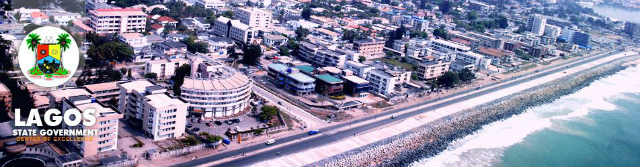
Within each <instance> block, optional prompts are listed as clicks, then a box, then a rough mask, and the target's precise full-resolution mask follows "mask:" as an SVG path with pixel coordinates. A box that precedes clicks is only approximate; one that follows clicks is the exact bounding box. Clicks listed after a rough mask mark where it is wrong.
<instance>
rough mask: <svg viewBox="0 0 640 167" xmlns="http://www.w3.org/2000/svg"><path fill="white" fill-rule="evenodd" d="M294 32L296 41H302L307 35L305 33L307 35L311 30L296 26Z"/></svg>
mask: <svg viewBox="0 0 640 167" xmlns="http://www.w3.org/2000/svg"><path fill="white" fill-rule="evenodd" d="M295 33H296V41H303V40H304V39H305V37H307V35H309V34H310V33H311V32H309V30H307V29H305V28H302V27H298V28H297V29H296V31H295Z"/></svg>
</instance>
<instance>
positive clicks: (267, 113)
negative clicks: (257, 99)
mask: <svg viewBox="0 0 640 167" xmlns="http://www.w3.org/2000/svg"><path fill="white" fill-rule="evenodd" d="M260 110H262V112H261V113H260V114H258V117H259V118H260V120H262V121H265V122H266V121H269V120H271V118H273V117H274V116H276V115H278V113H279V112H280V109H278V108H277V107H276V106H269V105H265V106H262V108H260Z"/></svg>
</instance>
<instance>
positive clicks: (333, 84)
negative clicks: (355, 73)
mask: <svg viewBox="0 0 640 167" xmlns="http://www.w3.org/2000/svg"><path fill="white" fill-rule="evenodd" d="M315 78H317V80H316V91H317V92H318V93H320V94H322V95H326V96H341V95H343V94H344V93H343V89H344V81H342V79H340V78H336V77H334V76H332V75H330V74H320V75H315Z"/></svg>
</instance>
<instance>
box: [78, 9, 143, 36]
mask: <svg viewBox="0 0 640 167" xmlns="http://www.w3.org/2000/svg"><path fill="white" fill-rule="evenodd" d="M89 18H91V22H90V23H89V26H91V28H93V29H94V30H95V31H96V33H128V32H145V28H146V25H147V14H145V13H144V12H143V11H142V9H139V8H125V9H116V8H114V9H96V10H91V11H89Z"/></svg>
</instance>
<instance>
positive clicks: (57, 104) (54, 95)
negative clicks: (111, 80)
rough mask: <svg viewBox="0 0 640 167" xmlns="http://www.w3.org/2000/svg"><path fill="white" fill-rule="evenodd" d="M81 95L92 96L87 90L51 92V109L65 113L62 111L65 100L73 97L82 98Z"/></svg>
mask: <svg viewBox="0 0 640 167" xmlns="http://www.w3.org/2000/svg"><path fill="white" fill-rule="evenodd" d="M81 95H86V96H90V95H91V93H89V92H88V91H87V89H82V88H73V89H59V90H54V91H49V93H47V97H48V98H49V108H55V109H58V110H60V111H64V110H62V100H63V99H64V98H68V97H71V96H81Z"/></svg>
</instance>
